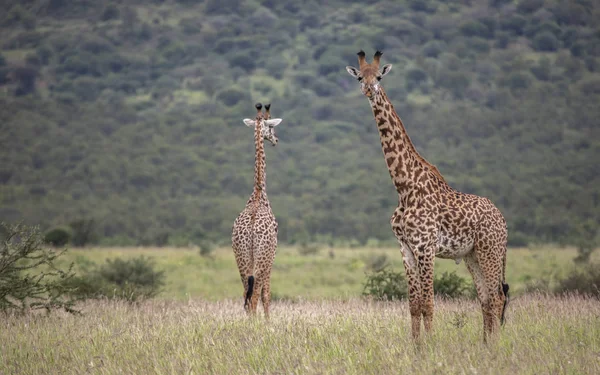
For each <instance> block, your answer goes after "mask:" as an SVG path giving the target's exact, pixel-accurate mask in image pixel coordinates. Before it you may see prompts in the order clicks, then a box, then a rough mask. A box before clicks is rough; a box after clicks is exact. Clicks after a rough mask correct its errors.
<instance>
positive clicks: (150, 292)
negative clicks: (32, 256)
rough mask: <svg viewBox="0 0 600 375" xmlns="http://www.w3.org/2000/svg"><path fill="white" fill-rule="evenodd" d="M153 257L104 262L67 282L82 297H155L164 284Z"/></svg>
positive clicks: (133, 298)
mask: <svg viewBox="0 0 600 375" xmlns="http://www.w3.org/2000/svg"><path fill="white" fill-rule="evenodd" d="M154 266H155V264H154V260H153V259H151V258H147V257H145V256H143V255H142V256H140V257H137V258H132V259H127V260H123V259H120V258H116V259H107V260H106V263H105V264H103V265H101V266H100V267H98V268H95V269H93V270H91V271H89V272H85V273H84V274H83V275H80V276H77V277H74V278H72V279H71V280H70V281H69V283H68V286H69V287H70V288H71V289H72V290H73V291H72V294H73V295H75V296H78V297H81V298H109V299H123V300H126V301H129V302H135V301H139V300H142V299H148V298H152V297H155V296H156V295H157V294H158V293H160V290H161V288H162V287H163V286H164V285H165V275H164V271H156V270H155V269H154Z"/></svg>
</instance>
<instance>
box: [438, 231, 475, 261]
mask: <svg viewBox="0 0 600 375" xmlns="http://www.w3.org/2000/svg"><path fill="white" fill-rule="evenodd" d="M473 243H474V239H473V238H470V237H464V238H453V237H450V236H448V235H447V234H446V233H440V234H439V236H438V248H437V251H436V253H435V256H437V257H438V258H442V259H455V260H456V264H458V263H460V261H461V260H462V258H464V257H465V256H466V255H467V254H469V253H470V252H471V251H473Z"/></svg>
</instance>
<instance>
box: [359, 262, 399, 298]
mask: <svg viewBox="0 0 600 375" xmlns="http://www.w3.org/2000/svg"><path fill="white" fill-rule="evenodd" d="M362 294H363V296H370V297H373V298H375V299H377V300H380V301H396V300H401V299H405V298H407V297H408V287H407V283H406V278H405V277H404V273H402V272H394V271H392V270H390V269H388V268H387V267H385V268H382V269H380V270H379V271H375V272H373V273H371V274H368V275H367V281H366V282H365V285H364V287H363V293H362Z"/></svg>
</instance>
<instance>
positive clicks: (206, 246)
mask: <svg viewBox="0 0 600 375" xmlns="http://www.w3.org/2000/svg"><path fill="white" fill-rule="evenodd" d="M199 247H200V251H199V252H198V253H199V254H200V256H203V257H208V256H210V255H211V254H212V253H213V251H214V250H215V245H214V244H213V243H212V242H210V241H208V240H202V241H200V245H199Z"/></svg>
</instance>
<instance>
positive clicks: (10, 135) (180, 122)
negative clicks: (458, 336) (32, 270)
mask: <svg viewBox="0 0 600 375" xmlns="http://www.w3.org/2000/svg"><path fill="white" fill-rule="evenodd" d="M0 6H1V7H2V9H1V11H0V35H1V36H2V37H1V38H0V43H1V45H0V47H1V51H0V130H1V131H0V220H2V221H8V222H18V221H21V220H24V221H25V222H27V223H30V224H40V225H41V226H42V228H44V229H50V228H53V227H57V226H67V225H71V226H75V227H77V226H79V228H80V229H81V227H82V226H86V225H87V226H88V227H89V228H91V229H90V230H91V231H93V234H94V236H93V237H90V238H93V241H96V242H99V243H102V244H122V245H128V244H159V245H160V244H175V245H177V244H187V243H188V242H195V243H197V242H198V241H211V242H217V243H227V241H228V240H229V238H230V233H231V226H232V223H233V220H234V219H235V217H236V216H237V214H238V213H239V212H240V211H241V210H242V208H243V207H244V205H245V202H246V199H247V197H248V195H249V194H250V192H251V190H252V183H253V162H254V144H253V137H252V130H251V129H249V128H247V127H246V126H245V125H244V124H243V123H242V118H245V117H252V116H253V115H254V113H255V110H254V107H253V105H254V103H255V102H258V101H261V102H263V103H266V102H271V103H272V113H273V116H274V117H282V118H283V119H284V121H283V122H282V124H281V125H280V126H279V127H278V128H277V131H278V136H279V138H280V142H279V145H278V146H277V147H274V148H272V147H269V148H268V149H267V186H268V191H269V197H270V199H271V202H272V204H273V207H274V212H275V215H276V217H277V219H278V221H279V228H280V230H279V238H280V241H282V242H286V243H304V242H310V241H318V242H325V243H330V244H336V243H356V244H364V243H378V242H392V241H394V238H393V235H392V232H391V230H390V228H389V224H388V221H389V217H390V215H391V213H392V212H393V209H394V208H395V206H396V203H397V199H396V193H395V191H394V188H393V186H392V183H391V181H390V179H389V175H388V172H387V169H386V166H385V162H384V160H383V158H382V152H381V148H380V144H379V136H378V133H377V131H376V127H375V123H374V119H373V117H372V113H371V110H370V107H369V105H368V102H367V100H366V99H365V98H364V97H363V96H362V95H361V94H360V90H359V86H358V84H357V82H355V81H354V80H353V79H352V77H350V76H349V75H348V74H347V73H346V71H345V69H344V67H345V66H346V65H356V64H357V61H356V52H357V51H358V50H360V49H363V50H365V51H366V52H367V54H368V55H369V56H372V54H373V53H374V52H375V50H376V49H381V50H382V51H383V52H384V55H383V58H382V61H383V63H392V64H393V66H394V67H393V69H392V72H391V73H390V74H389V75H387V76H386V77H385V78H384V80H383V85H384V87H385V89H386V91H387V93H388V95H389V97H390V98H391V100H392V101H393V103H394V104H395V107H396V110H397V111H398V113H399V115H400V116H401V117H402V119H403V120H404V122H405V125H406V127H407V130H408V132H409V135H410V136H411V137H412V139H413V141H414V143H415V145H416V147H417V149H418V150H419V151H420V152H421V154H422V155H423V156H424V157H425V158H427V159H428V160H429V161H430V162H431V163H433V164H435V165H437V167H438V168H439V170H440V171H441V173H442V174H443V175H444V176H445V177H446V179H447V180H448V181H449V183H450V184H451V185H452V186H453V187H455V188H457V189H459V190H461V191H463V192H468V193H474V194H479V195H483V196H487V197H489V198H490V199H492V201H494V202H495V203H496V205H497V206H498V207H499V208H500V209H501V210H502V212H503V213H504V215H505V217H506V218H507V220H508V225H509V236H510V242H511V244H513V245H522V244H526V243H528V242H558V243H570V244H577V243H578V242H581V241H588V242H590V241H597V239H598V223H599V222H600V188H599V186H600V105H599V104H600V3H599V2H597V1H592V0H573V1H557V0H522V1H510V0H490V1H469V0H462V1H435V0H405V1H368V0H361V1H343V0H332V1H325V0H308V1H296V0H278V1H274V0H178V1H173V0H165V1H160V0H154V1H141V0H138V1H134V0H121V1H118V0H115V1H108V0H96V1H91V0H71V1H68V0H19V1H16V0H14V1H11V0H5V1H3V2H2V4H1V5H0ZM89 228H88V229H89Z"/></svg>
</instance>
